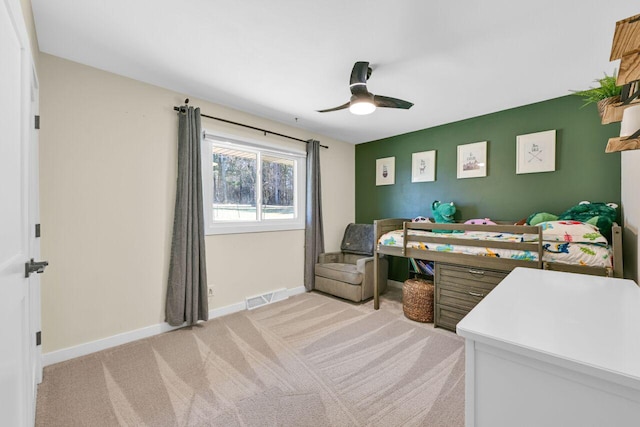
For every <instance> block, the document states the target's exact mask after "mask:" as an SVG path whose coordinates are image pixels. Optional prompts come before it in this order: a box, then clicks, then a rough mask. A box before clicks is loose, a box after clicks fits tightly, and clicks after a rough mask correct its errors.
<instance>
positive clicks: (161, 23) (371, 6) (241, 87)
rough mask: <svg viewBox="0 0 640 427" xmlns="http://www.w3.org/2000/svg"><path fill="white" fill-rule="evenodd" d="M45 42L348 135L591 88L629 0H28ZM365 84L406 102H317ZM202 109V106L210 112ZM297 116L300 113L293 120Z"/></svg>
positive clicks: (370, 134) (340, 98)
mask: <svg viewBox="0 0 640 427" xmlns="http://www.w3.org/2000/svg"><path fill="white" fill-rule="evenodd" d="M32 5H33V12H34V17H35V22H36V30H37V34H38V41H39V44H40V50H41V51H43V52H46V53H49V54H52V55H56V56H60V57H62V58H66V59H69V60H72V61H76V62H80V63H83V64H86V65H90V66H93V67H96V68H99V69H103V70H106V71H110V72H113V73H117V74H121V75H124V76H127V77H131V78H134V79H137V80H141V81H144V82H148V83H151V84H155V85H158V86H162V87H165V88H168V89H172V90H174V91H177V92H180V93H184V94H188V95H190V96H194V97H198V98H202V99H205V100H208V101H211V102H214V103H217V104H221V105H225V106H228V107H232V108H235V109H238V110H242V111H246V112H249V113H252V114H255V115H258V116H261V117H265V118H268V119H272V120H275V121H278V122H282V123H285V124H288V125H291V126H295V127H298V128H302V129H306V130H309V131H313V132H317V133H320V134H324V135H327V136H331V137H333V138H336V139H339V140H342V141H347V142H351V143H361V142H366V141H371V140H376V139H380V138H384V137H388V136H393V135H398V134H402V133H406V132H411V131H414V130H419V129H424V128H428V127H432V126H436V125H440V124H444V123H449V122H453V121H456V120H461V119H465V118H469V117H474V116H478V115H482V114H487V113H491V112H495V111H500V110H504V109H507V108H512V107H516V106H520V105H525V104H530V103H533V102H538V101H542V100H546V99H550V98H555V97H558V96H563V95H566V94H568V93H569V90H571V89H585V88H587V87H589V86H591V85H592V83H593V80H594V79H595V78H597V77H600V76H602V73H603V72H605V71H606V72H607V73H611V72H612V71H613V70H614V68H616V67H617V66H618V63H617V62H614V63H610V62H609V53H610V48H611V41H612V38H613V30H614V28H615V22H616V21H618V20H620V19H624V18H627V17H629V16H632V15H635V14H637V13H638V12H639V10H638V7H637V4H636V2H633V1H629V0H607V1H606V2H603V1H602V0H581V1H577V0H537V1H526V2H525V1H517V0H483V1H477V0H475V1H473V0H458V1H452V0H431V1H426V0H397V1H389V0H367V1H363V0H321V1H319V0H315V1H310V0H297V1H296V0H270V1H265V0H243V1H222V0H182V1H179V0H82V1H78V0H32ZM356 61H368V62H370V63H371V66H372V68H373V74H372V76H371V78H370V80H369V82H368V88H369V91H370V92H372V93H374V94H378V95H386V96H391V97H395V98H401V99H406V100H408V101H411V102H413V103H414V104H415V105H414V107H413V108H411V109H410V110H397V109H388V108H382V109H378V110H377V111H376V112H374V113H373V114H371V115H369V116H354V115H352V114H351V113H349V111H348V110H341V111H337V112H331V113H323V114H322V113H317V112H316V111H315V110H318V109H324V108H330V107H334V106H338V105H341V104H343V103H345V102H347V101H348V99H349V95H350V93H349V77H350V73H351V68H352V67H353V64H354V63H355V62H356ZM205 113H206V111H205ZM296 118H297V119H298V120H297V121H296Z"/></svg>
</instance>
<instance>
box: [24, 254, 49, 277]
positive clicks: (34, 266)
mask: <svg viewBox="0 0 640 427" xmlns="http://www.w3.org/2000/svg"><path fill="white" fill-rule="evenodd" d="M47 265H49V262H48V261H38V262H35V261H33V258H31V260H30V261H29V262H25V263H24V277H29V276H31V273H38V274H40V273H43V272H44V269H45V267H46V266H47Z"/></svg>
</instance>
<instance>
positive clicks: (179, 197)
mask: <svg viewBox="0 0 640 427" xmlns="http://www.w3.org/2000/svg"><path fill="white" fill-rule="evenodd" d="M178 117H179V121H178V180H177V190H176V208H175V216H174V218H173V240H172V242H171V259H170V260H169V284H168V289H167V305H166V312H165V315H166V321H167V322H168V323H169V324H170V325H173V326H179V325H182V324H183V323H184V322H185V321H186V322H187V324H189V325H192V324H194V323H196V322H197V321H198V320H208V318H209V307H208V306H209V304H208V301H207V267H206V257H205V249H204V214H203V210H202V174H201V162H200V142H201V138H202V136H201V135H202V134H201V127H200V109H199V108H196V109H194V108H193V107H187V106H185V107H182V108H181V109H180V111H179V112H178Z"/></svg>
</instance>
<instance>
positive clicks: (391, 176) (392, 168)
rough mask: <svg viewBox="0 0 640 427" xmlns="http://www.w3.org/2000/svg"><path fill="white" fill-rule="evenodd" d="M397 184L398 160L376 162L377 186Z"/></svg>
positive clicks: (386, 159)
mask: <svg viewBox="0 0 640 427" xmlns="http://www.w3.org/2000/svg"><path fill="white" fill-rule="evenodd" d="M395 182H396V158H395V157H384V158H382V159H377V160H376V185H393V184H395Z"/></svg>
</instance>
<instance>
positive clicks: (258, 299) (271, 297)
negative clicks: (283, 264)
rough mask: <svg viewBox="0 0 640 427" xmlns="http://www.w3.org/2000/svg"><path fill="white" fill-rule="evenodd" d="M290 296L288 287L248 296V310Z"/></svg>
mask: <svg viewBox="0 0 640 427" xmlns="http://www.w3.org/2000/svg"><path fill="white" fill-rule="evenodd" d="M287 298H289V295H288V294H287V289H286V288H282V289H277V290H275V291H271V292H267V293H266V294H262V295H257V296H255V297H248V298H247V310H253V309H254V308H258V307H261V306H263V305H267V304H271V303H272V302H276V301H282V300H285V299H287Z"/></svg>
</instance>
